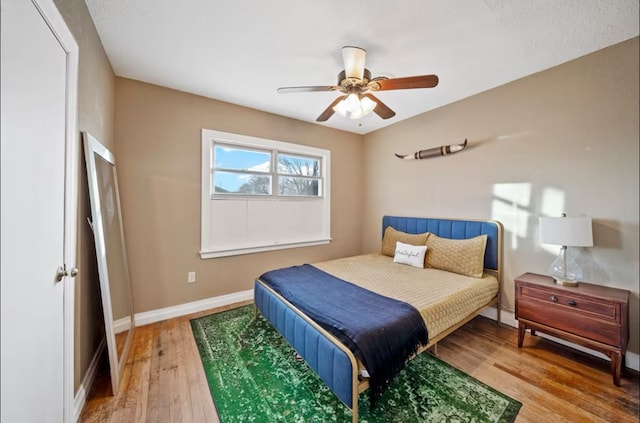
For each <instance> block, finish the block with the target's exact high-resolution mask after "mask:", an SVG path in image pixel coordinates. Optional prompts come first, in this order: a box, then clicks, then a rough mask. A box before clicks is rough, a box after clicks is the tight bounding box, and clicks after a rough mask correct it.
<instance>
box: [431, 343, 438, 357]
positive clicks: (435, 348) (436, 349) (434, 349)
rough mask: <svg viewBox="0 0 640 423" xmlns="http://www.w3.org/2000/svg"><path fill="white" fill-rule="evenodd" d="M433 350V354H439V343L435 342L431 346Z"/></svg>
mask: <svg viewBox="0 0 640 423" xmlns="http://www.w3.org/2000/svg"><path fill="white" fill-rule="evenodd" d="M431 352H432V353H433V355H435V356H438V343H437V342H436V343H435V344H433V347H432V348H431Z"/></svg>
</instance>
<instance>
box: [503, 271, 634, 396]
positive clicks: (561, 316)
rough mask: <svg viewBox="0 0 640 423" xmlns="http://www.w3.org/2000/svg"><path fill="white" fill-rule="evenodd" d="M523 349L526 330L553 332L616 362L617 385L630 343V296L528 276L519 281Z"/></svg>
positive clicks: (613, 370) (518, 310)
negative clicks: (563, 284) (628, 343)
mask: <svg viewBox="0 0 640 423" xmlns="http://www.w3.org/2000/svg"><path fill="white" fill-rule="evenodd" d="M515 285H516V319H518V348H522V341H523V340H524V334H525V331H526V330H527V328H528V329H531V334H532V335H535V331H536V330H539V331H540V332H544V333H547V334H549V335H552V336H555V337H558V338H561V339H564V340H566V341H569V342H572V343H574V344H578V345H582V346H583V347H587V348H591V349H594V350H596V351H600V352H602V353H604V354H606V355H607V356H608V357H610V358H611V373H612V375H613V383H614V384H615V385H616V386H620V374H621V372H622V367H623V366H624V355H625V353H626V350H627V341H628V340H629V291H626V290H623V289H617V288H610V287H606V286H600V285H593V284H590V283H586V282H580V284H579V285H578V286H574V287H568V286H561V285H557V284H556V283H555V282H554V281H553V279H552V278H551V277H549V276H543V275H537V274H535V273H525V274H523V275H521V276H518V277H517V278H516V279H515Z"/></svg>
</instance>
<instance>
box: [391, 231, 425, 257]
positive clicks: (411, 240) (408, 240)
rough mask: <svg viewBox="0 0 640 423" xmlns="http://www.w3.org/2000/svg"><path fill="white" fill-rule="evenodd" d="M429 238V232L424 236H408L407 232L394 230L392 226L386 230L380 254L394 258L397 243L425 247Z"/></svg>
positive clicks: (423, 234)
mask: <svg viewBox="0 0 640 423" xmlns="http://www.w3.org/2000/svg"><path fill="white" fill-rule="evenodd" d="M428 236H429V232H425V233H422V234H408V233H406V232H402V231H399V230H397V229H393V228H392V227H391V226H387V228H386V229H385V230H384V236H383V237H382V247H381V248H380V254H384V255H385V256H389V257H393V256H394V255H395V254H396V242H398V241H400V242H402V243H405V244H411V245H425V242H426V241H427V237H428Z"/></svg>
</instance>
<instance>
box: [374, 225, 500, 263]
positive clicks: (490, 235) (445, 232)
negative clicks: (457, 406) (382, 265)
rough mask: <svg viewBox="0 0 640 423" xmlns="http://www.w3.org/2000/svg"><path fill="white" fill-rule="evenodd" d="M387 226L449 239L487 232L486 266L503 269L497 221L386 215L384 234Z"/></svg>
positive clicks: (470, 236) (383, 227)
mask: <svg viewBox="0 0 640 423" xmlns="http://www.w3.org/2000/svg"><path fill="white" fill-rule="evenodd" d="M387 226H391V227H392V228H394V229H397V230H399V231H402V232H407V233H410V234H421V233H424V232H431V233H433V234H436V235H438V236H439V237H441V238H449V239H466V238H473V237H475V236H478V235H485V234H486V235H487V247H486V249H485V252H484V267H485V269H491V270H495V271H497V272H500V270H501V269H500V267H501V261H502V260H501V254H502V225H501V224H500V223H499V222H497V221H494V220H462V219H431V218H425V217H398V216H384V217H383V218H382V233H383V234H384V230H385V229H386V228H387Z"/></svg>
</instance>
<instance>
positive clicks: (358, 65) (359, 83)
mask: <svg viewBox="0 0 640 423" xmlns="http://www.w3.org/2000/svg"><path fill="white" fill-rule="evenodd" d="M366 54H367V52H366V51H365V49H363V48H360V47H353V46H345V47H342V60H343V62H344V69H343V70H342V71H340V73H339V74H338V84H337V85H317V86H304V87H282V88H278V92H279V93H282V94H286V93H303V92H313V91H339V92H341V93H342V95H340V96H339V97H338V98H336V99H335V100H334V101H333V102H332V103H331V104H330V105H329V107H327V108H326V109H325V110H324V112H322V113H321V114H320V116H318V118H317V119H316V121H317V122H325V121H326V120H328V119H329V118H330V117H331V116H333V114H334V113H335V112H338V113H339V114H341V115H342V116H345V117H347V116H348V117H349V118H351V119H359V118H361V117H363V116H365V115H366V114H368V113H370V112H372V111H373V112H374V113H376V114H377V115H378V116H380V117H381V118H382V119H389V118H391V117H393V116H395V114H396V113H395V112H394V111H393V110H391V109H390V108H389V107H388V106H387V105H386V104H384V103H383V102H381V101H380V100H379V99H378V98H377V97H375V96H374V95H373V94H371V91H388V90H405V89H412V88H433V87H435V86H436V85H438V76H437V75H419V76H407V77H404V78H391V79H390V78H387V77H384V76H378V77H375V78H371V72H370V71H369V69H367V68H365V67H364V59H365V56H366Z"/></svg>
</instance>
